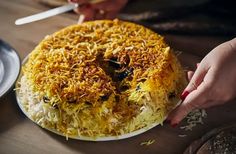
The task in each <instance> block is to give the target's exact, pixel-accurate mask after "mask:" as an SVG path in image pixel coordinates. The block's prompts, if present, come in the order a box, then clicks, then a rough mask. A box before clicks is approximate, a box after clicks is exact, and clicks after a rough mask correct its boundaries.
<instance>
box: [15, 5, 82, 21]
mask: <svg viewBox="0 0 236 154" xmlns="http://www.w3.org/2000/svg"><path fill="white" fill-rule="evenodd" d="M78 6H79V4H77V3H70V4H67V5H64V6H60V7H57V8H54V9H51V10H48V11H45V12H41V13H37V14H34V15H31V16H28V17H24V18H20V19H17V20H16V21H15V24H16V25H23V24H27V23H30V22H34V21H38V20H42V19H45V18H49V17H52V16H55V15H58V14H61V13H64V12H67V11H70V10H73V9H75V8H77V7H78Z"/></svg>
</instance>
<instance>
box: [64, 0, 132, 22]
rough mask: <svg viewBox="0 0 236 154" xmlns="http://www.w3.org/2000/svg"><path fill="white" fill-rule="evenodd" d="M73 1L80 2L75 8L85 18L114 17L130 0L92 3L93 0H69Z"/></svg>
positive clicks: (106, 0) (108, 0)
mask: <svg viewBox="0 0 236 154" xmlns="http://www.w3.org/2000/svg"><path fill="white" fill-rule="evenodd" d="M68 1H69V2H72V3H79V4H80V6H79V8H78V9H76V10H75V12H76V13H78V14H83V15H84V16H85V20H86V21H87V20H99V19H114V18H115V17H116V16H117V14H118V13H119V11H120V10H121V9H122V8H123V7H124V6H125V5H126V3H127V2H128V0H104V1H101V2H97V3H91V0H68Z"/></svg>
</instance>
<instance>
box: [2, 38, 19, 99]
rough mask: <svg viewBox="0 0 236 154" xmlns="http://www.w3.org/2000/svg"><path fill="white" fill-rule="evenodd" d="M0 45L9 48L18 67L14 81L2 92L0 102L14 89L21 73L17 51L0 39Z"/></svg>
mask: <svg viewBox="0 0 236 154" xmlns="http://www.w3.org/2000/svg"><path fill="white" fill-rule="evenodd" d="M0 43H2V44H4V46H7V47H9V48H10V49H11V50H12V51H13V53H14V54H15V56H16V59H14V61H15V60H17V65H18V66H19V69H18V70H17V73H16V74H17V75H16V77H15V78H14V80H12V83H11V85H10V86H9V87H7V88H6V89H5V90H4V91H3V93H2V94H0V100H1V99H2V98H3V97H5V96H6V95H7V94H8V92H10V90H11V89H12V88H13V87H15V83H16V81H17V80H18V78H19V75H20V72H21V59H20V55H19V53H18V52H17V50H16V49H15V48H14V47H12V46H11V45H10V44H9V43H7V42H5V41H4V40H2V39H1V38H0ZM3 66H4V64H3Z"/></svg>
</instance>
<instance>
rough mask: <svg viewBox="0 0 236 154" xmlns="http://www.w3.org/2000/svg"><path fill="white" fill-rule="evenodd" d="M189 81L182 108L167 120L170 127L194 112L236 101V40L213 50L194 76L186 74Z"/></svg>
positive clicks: (172, 113)
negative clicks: (235, 99) (234, 99)
mask: <svg viewBox="0 0 236 154" xmlns="http://www.w3.org/2000/svg"><path fill="white" fill-rule="evenodd" d="M188 78H189V80H190V82H189V84H188V85H187V87H186V88H185V90H184V92H183V93H182V95H181V98H182V100H183V102H182V104H180V105H179V106H178V107H177V108H176V109H175V110H174V111H172V112H171V113H170V114H169V116H168V118H167V121H170V124H171V125H172V126H173V127H175V126H176V125H177V124H178V123H179V122H180V121H181V120H182V119H183V118H184V117H185V116H186V115H187V114H188V113H189V112H191V111H192V110H194V109H203V108H208V107H211V106H216V105H222V104H224V103H226V102H227V101H229V100H231V99H233V98H235V97H236V38H234V39H233V40H231V41H228V42H225V43H223V44H221V45H219V46H217V47H216V48H214V49H213V50H212V51H211V52H210V53H208V54H207V55H206V57H205V58H203V59H202V61H201V63H200V64H198V67H197V69H196V71H195V72H192V71H189V72H188Z"/></svg>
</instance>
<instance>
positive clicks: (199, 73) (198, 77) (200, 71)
mask: <svg viewBox="0 0 236 154" xmlns="http://www.w3.org/2000/svg"><path fill="white" fill-rule="evenodd" d="M197 66H198V67H197V69H196V71H195V73H194V74H193V73H192V72H189V73H188V78H189V79H191V80H190V82H189V84H188V85H187V87H186V88H185V90H184V91H183V93H182V95H181V99H182V100H184V99H185V98H186V97H187V95H188V94H189V93H191V92H192V91H193V90H195V89H197V88H198V86H199V85H200V84H201V82H202V81H203V79H204V77H205V75H206V73H207V71H208V69H209V68H208V67H207V66H206V65H205V64H204V63H201V64H197Z"/></svg>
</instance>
